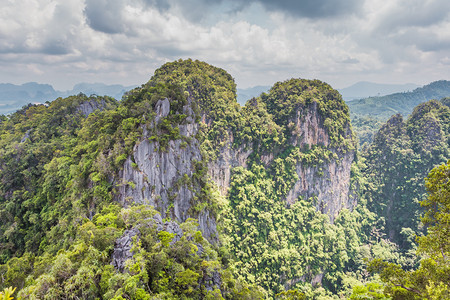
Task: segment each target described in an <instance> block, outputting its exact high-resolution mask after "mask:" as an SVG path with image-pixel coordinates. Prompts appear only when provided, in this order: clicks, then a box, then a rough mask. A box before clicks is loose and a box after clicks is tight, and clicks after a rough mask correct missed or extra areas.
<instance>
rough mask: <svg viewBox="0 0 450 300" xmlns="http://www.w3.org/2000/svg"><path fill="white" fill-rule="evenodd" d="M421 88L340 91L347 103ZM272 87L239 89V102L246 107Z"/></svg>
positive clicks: (362, 85) (362, 86)
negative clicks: (252, 99)
mask: <svg viewBox="0 0 450 300" xmlns="http://www.w3.org/2000/svg"><path fill="white" fill-rule="evenodd" d="M418 87H420V86H419V85H417V84H414V83H406V84H382V83H374V82H367V81H360V82H357V83H355V84H353V85H351V86H349V87H346V88H343V89H338V91H339V93H341V95H342V98H343V99H344V100H345V101H350V100H354V99H362V98H367V97H379V96H385V95H389V94H393V93H399V92H407V91H412V90H414V89H416V88H418ZM269 89H270V86H263V85H258V86H254V87H250V88H246V89H237V101H238V103H239V104H240V105H244V104H245V102H247V100H249V99H251V98H253V97H258V96H259V95H261V93H264V92H267V91H269Z"/></svg>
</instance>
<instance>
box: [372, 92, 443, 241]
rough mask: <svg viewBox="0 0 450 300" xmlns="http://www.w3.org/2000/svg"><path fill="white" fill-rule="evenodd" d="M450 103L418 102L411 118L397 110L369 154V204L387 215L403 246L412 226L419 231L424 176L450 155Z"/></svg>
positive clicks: (388, 225) (392, 234)
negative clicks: (406, 233)
mask: <svg viewBox="0 0 450 300" xmlns="http://www.w3.org/2000/svg"><path fill="white" fill-rule="evenodd" d="M449 124H450V109H449V108H448V107H447V106H444V105H442V104H440V103H439V102H438V101H434V100H433V101H429V102H426V103H423V104H421V105H419V106H417V107H416V108H415V109H414V112H413V113H412V114H411V116H410V117H409V118H408V120H407V121H406V122H404V121H403V118H402V116H401V115H396V116H393V117H392V118H391V119H390V120H389V121H388V122H387V123H386V124H385V125H383V127H382V128H381V129H380V131H379V132H378V133H377V134H376V136H375V139H374V142H373V144H372V145H370V146H369V147H368V149H367V152H366V153H365V154H364V156H365V158H366V160H365V163H366V168H365V169H364V170H363V172H364V173H366V174H367V178H368V181H369V185H368V188H367V190H366V194H365V195H366V197H367V198H368V200H369V208H370V209H371V210H372V211H374V212H375V213H377V215H379V216H380V217H383V218H384V220H385V224H386V234H387V235H388V237H389V238H390V239H391V240H392V241H395V242H397V243H399V244H400V245H401V246H402V247H403V246H405V247H406V245H407V244H408V241H407V239H408V236H407V235H404V234H402V232H405V230H408V228H410V229H412V230H413V231H414V232H416V233H419V231H420V223H419V222H420V221H419V216H420V214H421V213H422V210H421V209H420V205H419V201H421V200H423V195H424V193H425V187H424V183H423V179H424V178H425V177H426V175H427V174H428V172H429V171H430V170H431V169H432V168H433V166H436V165H438V164H440V163H442V162H445V161H446V160H447V159H448V158H449V157H450V148H449V144H448V141H449V138H450V129H449Z"/></svg>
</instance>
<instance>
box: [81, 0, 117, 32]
mask: <svg viewBox="0 0 450 300" xmlns="http://www.w3.org/2000/svg"><path fill="white" fill-rule="evenodd" d="M123 9H124V2H123V1H120V0H86V7H85V9H84V14H85V17H86V21H87V23H88V24H89V26H90V27H91V28H92V29H94V30H97V31H100V32H104V33H109V34H113V33H121V32H123V31H124V26H123V22H122V11H123Z"/></svg>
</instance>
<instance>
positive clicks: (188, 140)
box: [117, 99, 217, 240]
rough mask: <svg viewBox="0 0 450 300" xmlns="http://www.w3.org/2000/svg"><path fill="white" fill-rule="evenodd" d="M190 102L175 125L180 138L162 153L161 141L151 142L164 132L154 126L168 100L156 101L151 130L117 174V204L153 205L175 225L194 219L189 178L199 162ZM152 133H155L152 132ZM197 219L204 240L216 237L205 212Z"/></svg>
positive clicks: (167, 108) (164, 113)
mask: <svg viewBox="0 0 450 300" xmlns="http://www.w3.org/2000/svg"><path fill="white" fill-rule="evenodd" d="M191 104H192V99H188V104H186V105H185V106H184V107H183V114H184V115H186V119H185V121H184V122H182V124H178V129H179V133H180V135H181V138H179V139H173V140H169V141H168V144H167V147H166V148H165V149H164V150H162V145H161V142H159V141H158V140H157V139H156V140H151V137H152V134H154V136H161V135H163V134H164V133H163V132H160V131H158V130H159V129H158V124H159V123H160V122H161V121H162V120H163V119H164V118H166V117H167V116H168V115H169V113H170V101H169V100H168V99H164V100H160V101H158V102H157V104H156V106H155V111H156V116H155V120H154V122H153V124H152V126H151V128H149V129H147V128H145V129H144V131H143V134H142V138H141V141H140V142H139V143H138V144H136V146H135V147H134V151H133V155H132V156H130V157H128V159H127V160H126V161H125V163H124V167H123V170H122V171H121V173H120V187H119V193H118V195H117V197H118V201H119V202H121V203H122V204H123V205H128V204H131V203H138V204H149V205H153V206H154V207H155V208H157V209H158V210H159V212H160V213H161V215H162V216H163V217H164V218H165V217H167V216H169V217H171V218H172V219H174V220H176V221H178V222H184V221H185V220H186V219H187V218H189V217H194V216H193V215H192V213H190V210H192V207H193V206H194V205H195V203H194V202H195V197H196V195H195V194H196V189H197V188H198V187H195V186H193V184H192V177H193V175H194V173H195V172H196V171H197V170H196V163H197V162H200V161H201V160H202V155H201V152H200V146H199V141H198V140H197V139H196V138H195V136H196V134H197V132H198V126H199V125H198V124H197V123H196V122H195V114H194V111H193V109H192V107H191ZM155 131H156V132H155ZM195 217H197V218H198V221H199V224H200V229H201V230H202V232H203V234H204V236H205V237H206V238H208V239H210V240H211V239H215V237H217V230H216V221H215V218H214V217H212V216H211V214H210V213H209V211H207V210H203V211H201V212H200V213H199V215H197V216H195Z"/></svg>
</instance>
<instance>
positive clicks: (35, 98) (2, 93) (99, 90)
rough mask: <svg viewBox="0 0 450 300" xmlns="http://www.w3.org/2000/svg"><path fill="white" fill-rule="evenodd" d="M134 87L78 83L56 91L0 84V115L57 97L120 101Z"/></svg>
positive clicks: (42, 86) (34, 85) (32, 85)
mask: <svg viewBox="0 0 450 300" xmlns="http://www.w3.org/2000/svg"><path fill="white" fill-rule="evenodd" d="M134 87H135V86H123V85H119V84H114V85H107V84H104V83H79V84H76V85H75V86H74V87H73V89H72V90H68V91H57V90H55V89H54V88H53V87H52V86H51V85H49V84H41V83H36V82H28V83H24V84H21V85H15V84H11V83H0V114H8V113H12V112H14V111H16V110H17V109H19V108H21V107H22V106H24V105H27V104H28V103H44V102H46V101H53V100H55V99H56V98H58V97H67V96H70V95H77V94H79V93H83V94H85V95H88V96H90V95H92V94H95V95H101V96H103V95H106V96H110V97H113V98H115V99H118V100H120V99H121V98H122V95H123V94H124V93H125V92H126V91H128V90H131V89H132V88H134Z"/></svg>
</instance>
